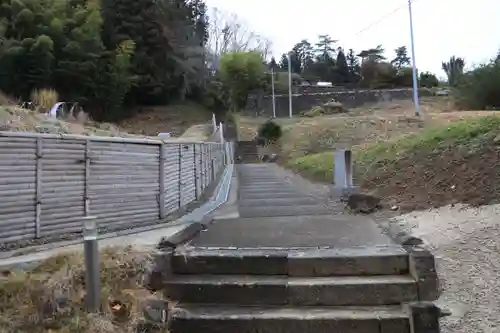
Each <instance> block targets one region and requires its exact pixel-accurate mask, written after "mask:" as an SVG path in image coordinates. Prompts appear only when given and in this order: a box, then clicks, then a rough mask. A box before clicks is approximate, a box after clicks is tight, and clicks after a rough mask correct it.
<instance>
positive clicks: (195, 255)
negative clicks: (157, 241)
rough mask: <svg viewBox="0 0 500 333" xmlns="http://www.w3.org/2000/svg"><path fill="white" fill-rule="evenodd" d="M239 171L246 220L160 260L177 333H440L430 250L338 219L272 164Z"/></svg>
mask: <svg viewBox="0 0 500 333" xmlns="http://www.w3.org/2000/svg"><path fill="white" fill-rule="evenodd" d="M237 169H238V176H239V177H238V178H239V185H240V186H239V196H238V206H239V213H240V217H239V218H228V219H220V220H217V219H216V220H215V221H214V222H213V223H212V224H211V225H210V226H208V229H207V230H206V231H203V232H201V233H200V234H199V236H198V237H196V238H195V239H193V240H192V241H191V242H190V243H189V244H187V245H186V246H183V247H178V248H176V249H173V248H172V249H164V250H163V252H162V253H160V255H159V256H158V258H159V260H157V262H159V263H160V264H158V265H157V267H159V268H157V269H156V271H157V272H161V277H158V278H156V280H157V281H161V283H157V287H156V288H154V289H156V290H159V289H161V290H162V292H163V295H164V296H165V298H166V299H168V300H170V301H171V304H173V305H174V306H173V308H172V309H171V310H170V312H169V332H170V333H439V318H440V317H441V316H442V313H441V310H440V309H439V308H438V307H436V306H435V305H434V304H433V303H432V302H433V301H435V300H437V298H438V296H439V286H438V277H437V274H436V271H435V263H434V256H433V255H432V254H431V253H430V252H429V251H427V250H426V249H425V248H424V247H422V246H420V245H414V246H413V245H412V246H401V245H398V244H393V243H391V241H390V240H389V239H388V238H387V237H386V236H384V235H381V234H380V233H379V231H378V228H377V227H376V226H375V225H370V223H372V224H373V221H370V220H369V219H367V218H363V217H354V216H345V215H338V216H333V212H331V211H330V210H329V209H328V208H327V207H325V206H324V205H323V204H321V203H320V202H318V200H317V199H315V198H313V197H311V196H309V195H306V194H304V193H301V191H300V188H299V187H298V186H297V185H295V186H294V184H292V183H290V182H289V181H286V180H285V179H284V178H285V177H281V176H280V175H279V174H278V172H275V171H276V170H277V169H276V168H274V167H273V166H272V165H269V164H249V165H239V166H238V167H237ZM361 245H363V246H361ZM365 245H366V246H365Z"/></svg>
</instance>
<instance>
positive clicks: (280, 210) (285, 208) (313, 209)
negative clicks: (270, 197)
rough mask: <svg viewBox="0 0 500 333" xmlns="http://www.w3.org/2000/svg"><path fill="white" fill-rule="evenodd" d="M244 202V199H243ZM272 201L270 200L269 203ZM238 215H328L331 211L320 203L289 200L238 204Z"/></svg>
mask: <svg viewBox="0 0 500 333" xmlns="http://www.w3.org/2000/svg"><path fill="white" fill-rule="evenodd" d="M243 202H244V201H243ZM271 203H272V201H270V204H271ZM239 211H240V217H273V216H276V217H279V216H308V215H311V216H312V215H330V214H331V213H332V212H331V211H330V210H329V209H328V207H326V206H325V205H321V204H317V203H314V204H300V203H295V201H292V200H290V201H289V204H288V205H282V206H270V205H269V206H261V207H248V206H240V209H239Z"/></svg>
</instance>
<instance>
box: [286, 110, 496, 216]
mask: <svg viewBox="0 0 500 333" xmlns="http://www.w3.org/2000/svg"><path fill="white" fill-rule="evenodd" d="M353 150H354V154H355V163H356V164H355V177H356V179H357V181H358V183H359V184H360V185H361V187H362V188H364V189H367V190H371V191H374V192H375V193H376V194H377V195H379V196H381V197H382V198H384V200H385V201H386V202H387V203H388V204H390V205H397V206H399V207H401V209H402V210H403V211H411V210H416V209H425V208H429V207H440V206H444V205H447V204H454V203H465V204H471V205H484V204H490V203H497V202H500V116H499V115H491V116H486V117H470V118H468V119H464V120H460V121H457V122H454V123H452V124H448V125H440V126H436V127H431V128H429V129H426V130H424V131H422V132H420V133H416V134H410V135H407V136H403V137H400V138H396V139H393V140H389V141H386V142H379V143H375V144H365V145H359V146H355V147H354V148H353ZM288 165H289V166H290V167H291V168H293V169H294V170H296V171H297V172H299V173H301V174H303V175H306V176H309V177H312V178H314V179H316V180H320V181H329V180H330V179H332V178H331V175H332V173H331V166H332V165H333V154H332V153H331V152H323V153H318V154H312V155H308V156H304V157H300V158H297V159H293V160H291V161H289V162H288Z"/></svg>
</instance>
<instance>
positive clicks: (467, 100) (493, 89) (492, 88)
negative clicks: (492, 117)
mask: <svg viewBox="0 0 500 333" xmlns="http://www.w3.org/2000/svg"><path fill="white" fill-rule="evenodd" d="M457 89H458V92H459V104H460V106H461V107H463V108H466V109H476V110H477V109H499V108H500V62H497V61H491V62H490V63H488V64H483V65H481V66H479V67H477V68H476V69H474V70H472V71H470V72H468V73H467V74H465V75H464V77H463V80H462V81H461V83H460V84H459V86H458V87H457Z"/></svg>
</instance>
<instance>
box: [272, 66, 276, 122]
mask: <svg viewBox="0 0 500 333" xmlns="http://www.w3.org/2000/svg"><path fill="white" fill-rule="evenodd" d="M271 89H272V92H273V118H276V95H275V93H274V68H273V67H271Z"/></svg>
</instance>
